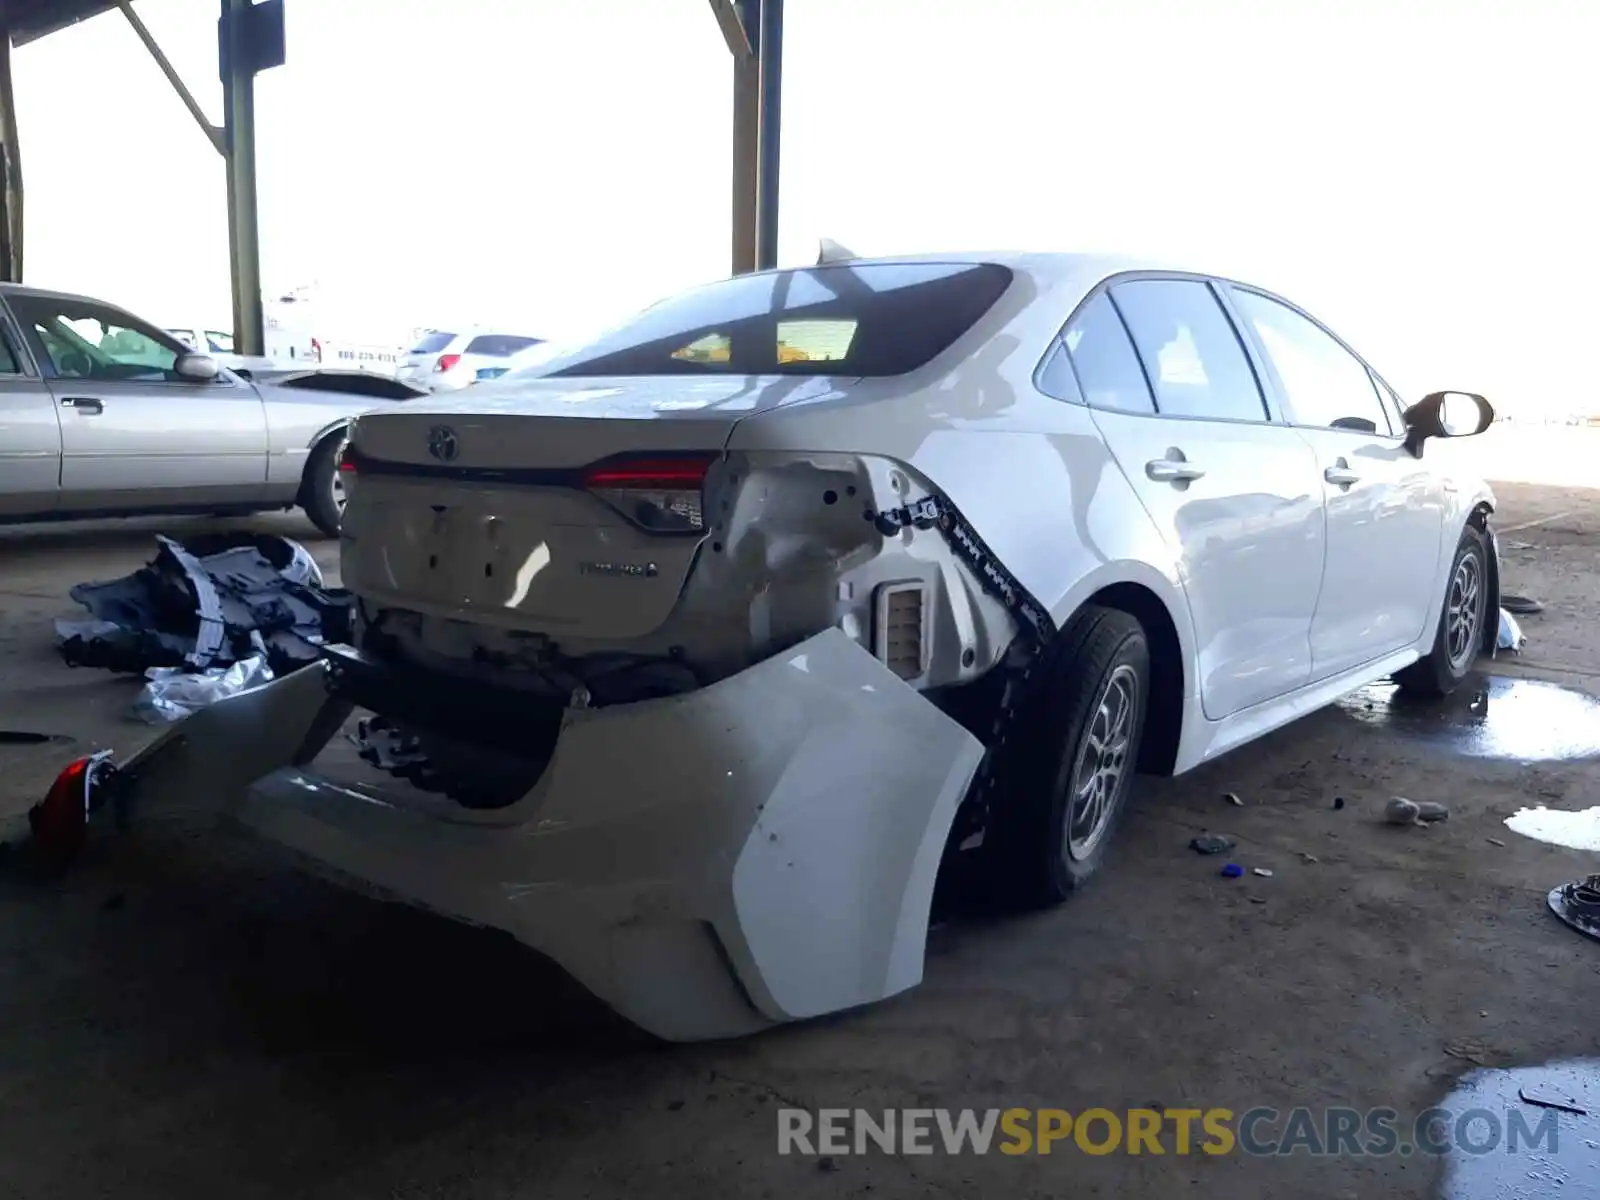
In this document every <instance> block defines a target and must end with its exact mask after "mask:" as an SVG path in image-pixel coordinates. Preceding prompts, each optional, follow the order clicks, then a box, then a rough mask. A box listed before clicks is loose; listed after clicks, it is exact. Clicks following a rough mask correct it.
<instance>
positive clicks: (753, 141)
mask: <svg viewBox="0 0 1600 1200" xmlns="http://www.w3.org/2000/svg"><path fill="white" fill-rule="evenodd" d="M760 120H761V71H760V67H759V66H758V65H757V63H756V59H755V56H754V55H753V54H746V55H745V56H744V57H743V58H739V57H737V56H735V58H734V60H733V274H735V275H743V274H745V273H747V272H749V271H754V270H755V269H756V181H757V179H758V178H759V177H760V168H759V159H758V154H759V145H760Z"/></svg>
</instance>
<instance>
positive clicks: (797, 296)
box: [551, 263, 1011, 377]
mask: <svg viewBox="0 0 1600 1200" xmlns="http://www.w3.org/2000/svg"><path fill="white" fill-rule="evenodd" d="M1010 282H1011V272H1010V271H1009V270H1007V269H1006V268H1005V267H1002V266H999V265H997V264H994V263H850V264H844V263H840V264H833V265H827V266H818V267H808V268H805V269H802V270H794V271H772V272H764V273H761V274H756V275H741V276H736V277H735V278H733V279H725V280H722V281H721V282H718V283H713V284H708V285H707V286H705V287H701V288H696V289H694V290H693V291H689V292H685V293H683V294H681V295H678V296H674V297H672V298H671V299H670V300H664V301H662V302H661V303H660V304H657V305H655V306H654V307H653V308H648V309H646V310H645V311H644V312H642V313H640V314H639V315H638V316H636V317H634V318H633V319H632V320H630V321H628V322H626V323H624V324H623V325H621V326H620V327H618V328H617V329H614V330H612V331H611V332H610V333H607V334H604V335H602V336H601V337H600V338H599V339H598V340H597V341H595V342H593V343H592V344H590V345H589V346H587V347H585V348H583V349H581V350H579V351H577V352H576V354H575V355H573V356H572V357H570V358H566V359H564V360H563V362H562V364H561V366H560V367H558V368H557V369H556V370H555V371H553V372H551V374H553V375H575V376H599V375H685V374H694V375H701V374H723V373H727V374H738V375H859V376H875V377H878V376H889V375H903V374H905V373H906V372H908V371H914V370H916V369H917V368H918V367H920V366H923V365H924V364H925V363H928V362H930V361H932V359H933V358H934V357H935V356H936V355H938V354H940V353H942V352H943V351H945V350H946V349H948V348H949V347H950V346H951V345H952V344H953V343H954V342H955V341H956V339H957V338H959V337H961V335H962V334H964V333H966V332H967V331H968V330H969V329H971V328H972V326H973V325H974V324H976V323H977V321H978V320H979V318H981V317H982V316H983V315H984V314H985V313H986V312H988V311H989V309H990V308H991V307H992V306H993V305H994V302H995V301H996V300H998V299H999V298H1000V296H1001V294H1002V293H1003V292H1004V291H1005V290H1006V288H1007V287H1008V286H1009V285H1010Z"/></svg>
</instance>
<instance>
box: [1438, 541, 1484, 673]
mask: <svg viewBox="0 0 1600 1200" xmlns="http://www.w3.org/2000/svg"><path fill="white" fill-rule="evenodd" d="M1483 599H1484V595H1483V564H1482V562H1481V561H1480V560H1479V558H1478V556H1477V555H1476V554H1470V553H1469V554H1466V555H1463V556H1462V559H1461V561H1460V562H1458V563H1457V564H1456V570H1455V574H1454V575H1452V576H1451V577H1450V593H1449V595H1448V596H1447V597H1446V599H1445V607H1444V622H1445V624H1444V628H1445V635H1444V636H1445V653H1446V654H1447V655H1448V656H1449V658H1450V669H1451V670H1452V671H1454V672H1456V673H1457V674H1460V673H1461V672H1463V671H1465V670H1466V669H1467V667H1468V666H1469V665H1470V664H1471V662H1472V656H1473V654H1474V653H1475V652H1476V650H1477V648H1478V632H1479V630H1480V629H1482V627H1483Z"/></svg>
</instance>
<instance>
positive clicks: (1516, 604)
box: [1500, 592, 1544, 617]
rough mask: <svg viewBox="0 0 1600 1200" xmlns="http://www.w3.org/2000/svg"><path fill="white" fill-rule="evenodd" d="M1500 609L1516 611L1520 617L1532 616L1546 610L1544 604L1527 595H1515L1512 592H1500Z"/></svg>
mask: <svg viewBox="0 0 1600 1200" xmlns="http://www.w3.org/2000/svg"><path fill="white" fill-rule="evenodd" d="M1500 610H1501V611H1502V612H1508V613H1515V614H1516V615H1517V616H1519V617H1531V616H1535V615H1537V614H1538V613H1542V612H1543V611H1544V605H1543V604H1540V603H1539V602H1538V601H1537V600H1533V599H1530V598H1529V597H1527V596H1515V595H1512V594H1511V593H1510V592H1501V593H1500Z"/></svg>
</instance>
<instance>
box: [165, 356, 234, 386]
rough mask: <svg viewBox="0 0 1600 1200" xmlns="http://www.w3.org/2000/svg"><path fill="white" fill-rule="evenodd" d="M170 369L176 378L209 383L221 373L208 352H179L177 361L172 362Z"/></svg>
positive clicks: (220, 369)
mask: <svg viewBox="0 0 1600 1200" xmlns="http://www.w3.org/2000/svg"><path fill="white" fill-rule="evenodd" d="M172 369H173V371H174V372H175V373H176V374H177V376H178V378H180V379H192V380H194V381H195V382H196V383H210V382H211V381H212V380H213V379H215V378H216V377H217V376H218V375H220V374H222V368H221V367H220V366H218V365H217V360H216V359H214V358H212V357H211V355H209V354H180V355H178V361H177V362H175V363H173V364H172Z"/></svg>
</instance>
